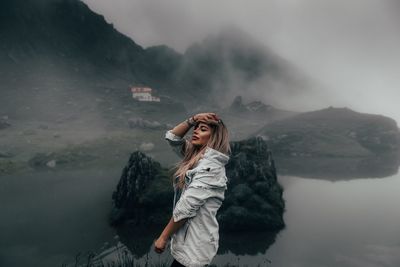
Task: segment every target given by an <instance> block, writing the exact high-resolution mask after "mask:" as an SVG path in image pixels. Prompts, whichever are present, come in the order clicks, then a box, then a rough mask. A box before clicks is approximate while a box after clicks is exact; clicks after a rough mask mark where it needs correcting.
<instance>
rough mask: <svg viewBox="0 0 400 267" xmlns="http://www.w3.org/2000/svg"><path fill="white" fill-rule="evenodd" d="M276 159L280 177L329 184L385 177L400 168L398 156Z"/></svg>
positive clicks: (399, 157)
mask: <svg viewBox="0 0 400 267" xmlns="http://www.w3.org/2000/svg"><path fill="white" fill-rule="evenodd" d="M274 159H275V163H276V168H277V171H278V173H279V174H280V175H290V176H299V177H308V178H318V179H323V180H330V181H336V180H350V179H358V178H383V177H387V176H391V175H394V174H396V173H397V172H398V169H399V165H400V156H399V154H386V155H381V156H375V157H364V158H334V157H331V158H328V157H325V158H312V157H275V158H274Z"/></svg>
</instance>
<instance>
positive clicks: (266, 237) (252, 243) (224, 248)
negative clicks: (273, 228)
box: [117, 223, 279, 258]
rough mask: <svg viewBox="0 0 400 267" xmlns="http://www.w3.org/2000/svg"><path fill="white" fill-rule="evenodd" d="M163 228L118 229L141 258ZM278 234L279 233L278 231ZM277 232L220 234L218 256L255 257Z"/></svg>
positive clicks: (123, 238) (125, 226)
mask: <svg viewBox="0 0 400 267" xmlns="http://www.w3.org/2000/svg"><path fill="white" fill-rule="evenodd" d="M162 230H163V227H143V226H142V227H138V226H135V225H134V224H129V223H127V224H124V225H123V226H120V227H118V229H117V232H118V235H119V237H120V241H121V242H122V243H123V244H124V245H125V246H126V247H127V248H128V249H129V250H130V251H131V253H132V254H133V255H134V256H135V257H137V258H141V257H143V256H145V255H146V254H148V253H150V252H151V251H150V249H151V248H152V245H153V242H154V240H155V239H156V238H157V237H158V235H159V234H160V233H161V232H162ZM278 232H279V231H278ZM278 232H235V233H232V232H227V233H225V232H221V233H220V242H219V249H218V254H225V253H229V252H231V253H233V254H235V255H256V254H259V253H265V251H266V250H267V249H268V248H269V247H270V246H271V245H272V244H273V243H274V242H275V239H276V236H277V234H278Z"/></svg>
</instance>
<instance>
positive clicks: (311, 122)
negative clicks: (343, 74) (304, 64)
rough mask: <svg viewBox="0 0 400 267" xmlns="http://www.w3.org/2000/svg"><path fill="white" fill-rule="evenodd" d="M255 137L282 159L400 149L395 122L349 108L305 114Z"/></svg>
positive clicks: (273, 125)
mask: <svg viewBox="0 0 400 267" xmlns="http://www.w3.org/2000/svg"><path fill="white" fill-rule="evenodd" d="M254 135H261V136H263V137H264V138H265V139H266V140H267V141H268V143H269V144H270V146H271V150H272V151H273V153H274V154H275V155H283V156H301V157H313V156H331V157H364V156H372V155H376V154H383V153H391V152H397V151H399V149H400V133H399V129H398V127H397V124H396V121H395V120H393V119H391V118H388V117H385V116H382V115H372V114H365V113H359V112H355V111H353V110H350V109H348V108H333V107H330V108H326V109H322V110H317V111H312V112H305V113H302V114H299V115H296V116H293V117H290V118H287V119H283V120H280V121H276V122H273V123H271V124H268V125H266V126H265V127H263V128H262V129H261V130H259V131H257V132H256V133H255V134H254Z"/></svg>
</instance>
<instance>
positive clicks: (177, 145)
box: [165, 130, 188, 158]
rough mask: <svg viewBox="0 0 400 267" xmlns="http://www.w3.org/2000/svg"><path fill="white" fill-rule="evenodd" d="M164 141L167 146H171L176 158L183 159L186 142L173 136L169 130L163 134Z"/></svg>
mask: <svg viewBox="0 0 400 267" xmlns="http://www.w3.org/2000/svg"><path fill="white" fill-rule="evenodd" d="M165 140H167V141H168V144H169V145H170V146H171V148H172V150H173V151H174V152H175V153H176V154H177V155H178V157H180V158H183V156H184V155H185V149H186V146H187V145H188V144H187V143H188V141H186V140H185V139H184V138H182V137H180V136H178V135H176V134H174V133H173V132H172V131H171V130H168V131H167V132H166V133H165Z"/></svg>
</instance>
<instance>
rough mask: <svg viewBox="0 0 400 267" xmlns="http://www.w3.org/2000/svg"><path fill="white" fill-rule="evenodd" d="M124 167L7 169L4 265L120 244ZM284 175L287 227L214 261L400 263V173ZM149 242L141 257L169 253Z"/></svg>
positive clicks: (0, 261) (2, 194) (310, 266)
mask: <svg viewBox="0 0 400 267" xmlns="http://www.w3.org/2000/svg"><path fill="white" fill-rule="evenodd" d="M120 170H121V168H118V169H115V170H84V171H82V170H81V171H68V172H59V173H57V172H43V173H35V174H31V175H20V176H3V177H1V178H0V203H1V220H0V229H1V238H0V266H10V267H12V266H61V264H62V263H68V262H71V261H72V260H73V259H74V258H75V256H76V255H77V254H78V253H79V252H81V253H83V254H84V253H85V252H88V251H94V252H99V251H101V250H102V249H103V248H104V247H107V246H108V245H107V243H108V244H110V245H112V244H115V243H116V239H115V235H116V231H115V230H114V229H113V228H110V227H109V226H108V224H107V216H108V212H109V210H110V208H111V194H112V192H113V191H114V189H115V187H116V185H117V183H118V180H119V176H120V174H121V173H120ZM279 181H280V183H281V184H282V185H283V187H284V199H285V201H286V212H285V214H284V218H285V222H286V228H285V229H284V230H282V231H281V232H279V233H278V234H277V236H275V237H274V238H275V242H271V239H269V238H268V236H266V237H263V236H262V235H259V234H258V235H257V234H256V235H254V234H253V235H252V234H249V235H248V236H246V237H241V240H242V242H241V243H239V244H240V246H243V247H252V246H253V247H254V242H253V240H256V239H257V244H260V245H259V246H258V245H257V246H258V249H257V248H256V249H255V250H254V249H253V250H252V251H250V252H244V253H242V252H240V251H246V250H243V247H242V249H241V248H236V249H235V248H233V249H232V250H231V251H234V252H235V253H232V252H231V251H225V252H224V253H223V254H219V255H217V256H216V258H215V259H214V263H215V264H217V265H224V264H226V263H228V262H229V263H231V264H235V265H236V266H246V265H247V266H257V265H260V266H284V267H285V266H287V267H292V266H293V267H294V266H296V267H300V266H304V267H314V266H315V267H317V266H318V267H321V266H327V267H330V266H345V267H346V266H352V267H358V266H360V267H361V266H363V267H369V266H393V267H395V266H400V194H399V190H400V174H396V175H393V176H388V177H385V178H369V179H368V178H367V179H360V178H358V179H355V180H351V179H348V180H345V181H343V180H342V181H338V182H332V181H326V180H321V179H307V178H300V177H294V176H279ZM150 234H151V233H150ZM152 234H153V235H154V238H156V237H157V235H158V234H159V233H158V232H154V233H152ZM260 238H261V241H260ZM263 238H265V244H263V243H262V242H263ZM138 239H139V238H138V236H136V237H135V236H132V239H131V240H130V242H134V240H138ZM259 242H261V243H259ZM271 243H272V244H271ZM147 250H148V251H149V252H148V253H147V255H145V256H143V257H142V258H141V260H139V261H143V260H144V259H145V258H146V257H147V258H148V259H149V260H150V261H151V262H157V261H165V260H171V257H170V255H168V253H169V251H166V252H165V253H164V254H163V255H161V256H160V255H158V254H155V253H154V252H152V250H151V246H149V247H148V249H147ZM246 253H247V254H246ZM83 254H82V256H81V259H82V261H83V258H84V255H83Z"/></svg>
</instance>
